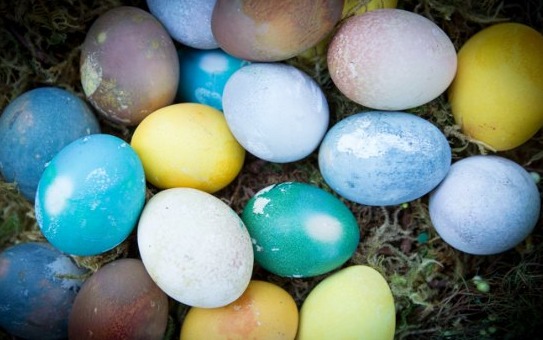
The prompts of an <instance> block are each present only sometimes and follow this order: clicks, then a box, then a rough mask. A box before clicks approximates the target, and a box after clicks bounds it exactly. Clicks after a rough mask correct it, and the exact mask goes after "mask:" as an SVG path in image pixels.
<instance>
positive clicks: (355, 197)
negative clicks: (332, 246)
mask: <svg viewBox="0 0 543 340" xmlns="http://www.w3.org/2000/svg"><path fill="white" fill-rule="evenodd" d="M450 164H451V149H450V146H449V143H448V141H447V139H446V137H445V136H444V135H443V133H442V132H441V131H440V130H439V129H438V128H437V127H436V126H435V125H433V124H432V123H430V122H429V121H427V120H425V119H423V118H420V117H418V116H415V115H413V114H410V113H404V112H382V111H371V112H363V113H358V114H354V115H352V116H349V117H347V118H345V119H343V120H341V121H339V122H338V123H336V124H335V125H334V126H333V127H332V128H331V129H330V130H329V131H328V133H327V134H326V136H325V137H324V140H323V142H322V143H321V146H320V149H319V169H320V172H321V174H322V176H323V178H324V180H325V181H326V183H328V185H330V187H331V188H332V189H333V190H334V191H335V192H337V193H338V194H340V195H341V196H343V197H345V198H346V199H348V200H351V201H354V202H357V203H360V204H365V205H371V206H387V205H396V204H401V203H404V202H409V201H412V200H415V199H417V198H420V197H422V196H424V195H425V194H427V193H428V192H430V191H431V190H432V189H434V188H435V187H436V186H437V185H438V184H439V183H440V182H441V180H443V178H444V177H445V176H446V175H447V172H448V171H449V168H450Z"/></svg>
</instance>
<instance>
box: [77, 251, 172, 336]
mask: <svg viewBox="0 0 543 340" xmlns="http://www.w3.org/2000/svg"><path fill="white" fill-rule="evenodd" d="M168 310H169V309H168V296H167V295H166V294H165V293H164V292H163V291H162V290H161V289H160V288H159V287H158V286H157V285H156V284H155V283H154V281H153V280H152V279H151V277H149V274H147V271H145V267H144V266H143V263H142V262H141V261H140V260H138V259H132V258H124V259H118V260H115V261H113V262H109V263H108V264H106V265H104V266H102V267H101V268H100V269H98V271H96V272H95V273H94V274H92V276H90V277H89V278H88V279H87V280H86V281H85V283H84V284H83V287H81V290H80V291H79V293H78V294H77V297H76V298H75V301H74V304H73V307H72V310H71V312H70V317H69V324H68V334H69V338H70V339H149V340H152V339H157V340H158V339H163V337H164V333H165V332H166V326H167V324H168Z"/></svg>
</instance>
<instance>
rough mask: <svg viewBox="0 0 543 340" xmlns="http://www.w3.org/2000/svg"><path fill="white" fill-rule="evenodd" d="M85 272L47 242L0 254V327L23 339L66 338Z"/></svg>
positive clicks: (22, 246) (14, 248)
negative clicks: (71, 312) (70, 316)
mask: <svg viewBox="0 0 543 340" xmlns="http://www.w3.org/2000/svg"><path fill="white" fill-rule="evenodd" d="M84 273H85V270H83V269H81V268H79V267H77V266H76V265H75V264H74V263H73V262H72V260H71V259H70V258H69V257H68V256H66V255H64V254H62V253H61V252H59V251H58V250H56V249H55V248H53V247H52V246H51V245H50V244H48V243H38V242H29V243H20V244H17V245H14V246H11V247H9V248H7V249H5V250H4V251H2V253H0V327H1V328H2V329H5V330H6V331H7V332H9V333H10V334H11V335H13V336H16V337H17V338H23V339H46V340H47V339H64V338H66V337H67V336H68V316H69V314H70V310H71V308H72V304H73V301H74V299H75V297H76V294H77V292H78V291H79V288H80V286H81V284H82V282H83V280H82V276H83V274H84Z"/></svg>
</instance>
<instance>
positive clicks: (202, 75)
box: [175, 48, 248, 110]
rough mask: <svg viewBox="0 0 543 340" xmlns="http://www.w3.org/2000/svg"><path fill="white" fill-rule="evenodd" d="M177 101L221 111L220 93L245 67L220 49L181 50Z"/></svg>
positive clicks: (243, 62)
mask: <svg viewBox="0 0 543 340" xmlns="http://www.w3.org/2000/svg"><path fill="white" fill-rule="evenodd" d="M178 54H179V86H178V87H177V95H176V98H175V99H176V101H178V102H193V103H201V104H206V105H209V106H212V107H214V108H216V109H217V110H222V93H223V90H224V86H225V85H226V82H227V81H228V79H229V78H230V76H231V75H232V74H234V72H236V71H237V70H239V69H240V68H241V67H243V66H245V65H247V64H248V62H247V61H245V60H242V59H238V58H236V57H233V56H231V55H229V54H228V53H226V52H224V51H223V50H221V49H213V50H197V49H193V48H180V49H178Z"/></svg>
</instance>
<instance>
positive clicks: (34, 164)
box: [0, 87, 100, 202]
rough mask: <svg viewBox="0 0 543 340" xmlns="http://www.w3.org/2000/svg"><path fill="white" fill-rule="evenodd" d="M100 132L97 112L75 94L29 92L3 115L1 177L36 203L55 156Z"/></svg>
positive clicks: (49, 90) (0, 123)
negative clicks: (79, 140)
mask: <svg viewBox="0 0 543 340" xmlns="http://www.w3.org/2000/svg"><path fill="white" fill-rule="evenodd" d="M99 132H100V126H99V125H98V120H97V119H96V117H95V116H94V114H93V112H92V111H91V110H90V108H89V107H88V105H87V104H86V103H85V102H84V101H83V100H81V99H80V98H79V97H77V96H76V95H74V94H72V93H71V92H68V91H66V90H63V89H61V88H56V87H41V88H36V89H33V90H30V91H27V92H25V93H23V94H22V95H20V96H19V97H17V98H15V99H14V100H13V101H12V102H11V103H9V105H8V106H7V107H6V108H5V109H4V112H3V113H2V115H0V174H1V175H2V176H3V177H4V180H5V181H6V182H8V183H11V182H15V183H16V184H17V188H18V189H19V191H20V192H21V194H22V195H23V196H24V197H25V198H26V199H28V200H29V201H31V202H34V197H35V195H36V188H37V187H38V182H39V181H40V177H41V174H42V172H43V169H44V168H45V165H46V164H47V163H48V162H49V161H51V159H52V158H53V156H55V155H56V153H57V152H59V151H60V149H62V148H63V147H64V146H66V145H67V144H69V143H70V142H72V141H74V140H76V139H77V138H79V137H82V136H86V135H90V134H93V133H99Z"/></svg>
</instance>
